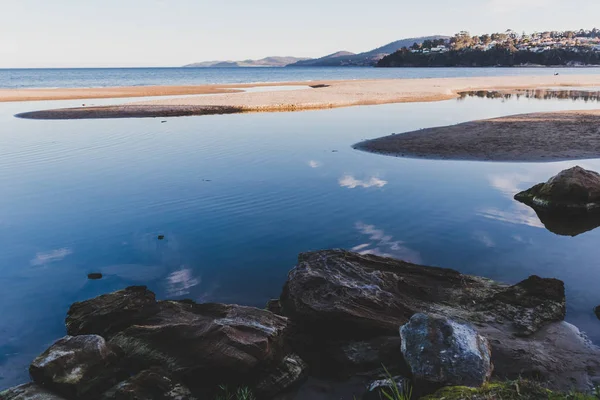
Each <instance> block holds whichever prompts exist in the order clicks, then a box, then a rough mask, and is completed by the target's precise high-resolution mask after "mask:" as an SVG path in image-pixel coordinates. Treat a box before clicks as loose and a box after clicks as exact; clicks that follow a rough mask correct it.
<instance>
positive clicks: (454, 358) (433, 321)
mask: <svg viewBox="0 0 600 400" xmlns="http://www.w3.org/2000/svg"><path fill="white" fill-rule="evenodd" d="M400 336H401V337H402V354H403V355H404V359H405V360H406V362H407V363H408V364H409V365H410V368H411V371H412V376H413V380H414V381H415V383H417V384H419V385H427V386H430V387H435V386H438V387H441V386H470V387H479V386H482V385H483V384H484V383H486V382H487V381H488V380H489V379H490V376H491V375H492V370H493V366H492V363H491V349H490V345H489V343H488V341H487V339H485V338H484V337H482V336H481V335H479V333H477V331H475V329H473V327H471V326H469V325H465V324H459V323H457V322H455V321H452V320H449V319H447V318H440V317H433V316H431V315H427V314H415V315H413V317H412V318H411V319H410V321H409V322H408V323H407V324H406V325H403V326H402V327H401V328H400Z"/></svg>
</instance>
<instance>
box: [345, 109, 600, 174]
mask: <svg viewBox="0 0 600 400" xmlns="http://www.w3.org/2000/svg"><path fill="white" fill-rule="evenodd" d="M353 147H354V148H355V149H358V150H364V151H369V152H373V153H378V154H385V155H391V156H399V157H413V158H430V159H448V160H478V161H519V162H550V161H559V160H577V159H590V158H599V157H600V110H593V111H565V112H551V113H535V114H522V115H514V116H508V117H502V118H494V119H487V120H480V121H472V122H467V123H463V124H458V125H452V126H445V127H438V128H430V129H422V130H418V131H414V132H408V133H403V134H397V135H391V136H385V137H382V138H378V139H373V140H367V141H364V142H361V143H358V144H356V145H354V146H353Z"/></svg>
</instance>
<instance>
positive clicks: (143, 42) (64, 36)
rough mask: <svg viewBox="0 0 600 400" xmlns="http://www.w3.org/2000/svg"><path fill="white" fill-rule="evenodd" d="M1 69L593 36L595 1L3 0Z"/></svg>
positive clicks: (158, 62)
mask: <svg viewBox="0 0 600 400" xmlns="http://www.w3.org/2000/svg"><path fill="white" fill-rule="evenodd" d="M0 3H1V5H2V12H1V13H0V68H11V67H69V66H72V67H92V66H178V65H182V64H186V63H191V62H195V61H203V60H213V59H219V60H222V59H236V60H237V59H245V58H262V57H265V56H270V55H293V56H303V57H320V56H323V55H325V54H329V53H332V52H335V51H338V50H348V51H353V52H361V51H366V50H370V49H372V48H375V47H378V46H381V45H384V44H386V43H389V42H391V41H394V40H397V39H401V38H405V37H414V36H421V35H430V34H447V35H450V34H454V33H456V32H457V31H459V30H463V29H464V30H468V31H470V32H471V33H473V34H481V33H486V32H496V31H505V30H506V29H508V28H511V29H514V30H516V31H519V32H520V31H523V30H525V31H528V32H530V31H541V30H564V29H578V28H586V29H591V28H593V27H594V24H595V23H597V22H598V15H599V14H600V1H598V0H568V1H567V0H429V1H426V0H420V1H404V0H369V1H356V0H301V1H295V2H290V1H285V0H170V1H169V0H1V1H0Z"/></svg>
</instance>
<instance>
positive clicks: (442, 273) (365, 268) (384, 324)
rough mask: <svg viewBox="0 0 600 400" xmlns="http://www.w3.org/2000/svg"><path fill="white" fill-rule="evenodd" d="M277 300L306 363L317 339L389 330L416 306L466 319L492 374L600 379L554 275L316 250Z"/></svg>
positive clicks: (594, 354)
mask: <svg viewBox="0 0 600 400" xmlns="http://www.w3.org/2000/svg"><path fill="white" fill-rule="evenodd" d="M281 303H282V312H283V314H284V315H286V316H288V317H290V319H291V320H292V321H293V325H294V326H295V328H296V330H297V331H294V349H295V350H296V351H297V352H298V354H299V355H300V356H301V357H302V358H303V359H304V360H305V361H307V362H308V363H309V365H310V366H311V368H313V362H312V359H311V357H309V356H310V354H309V356H307V355H306V354H305V353H304V351H306V349H317V351H316V352H317V353H321V350H320V348H319V347H318V346H319V344H321V346H322V345H323V343H332V342H333V341H335V342H343V341H345V342H348V343H351V342H369V341H371V340H373V339H374V338H376V337H380V336H391V335H394V334H396V335H397V332H398V327H399V326H401V325H404V324H405V323H407V322H408V320H409V319H410V318H411V317H412V316H413V315H414V314H416V313H430V314H434V315H443V316H446V317H448V318H450V319H453V320H456V321H466V322H468V323H470V324H471V325H473V326H474V327H475V328H476V329H477V330H478V331H479V333H480V334H481V335H482V336H484V337H485V338H486V339H488V342H489V343H490V345H491V347H492V362H493V364H494V366H495V368H494V376H495V377H499V378H502V379H516V378H519V376H526V377H530V378H536V379H540V380H543V381H544V382H549V385H550V386H551V387H552V388H554V389H559V390H570V389H571V388H577V389H580V390H588V389H589V388H590V387H591V385H592V383H593V382H597V383H599V384H600V349H599V348H598V347H596V346H594V345H591V344H590V343H588V342H586V341H584V340H582V339H581V336H580V335H579V334H578V332H576V330H573V329H567V328H565V327H566V326H567V325H568V324H565V323H564V322H562V321H563V319H564V316H565V294H564V285H563V283H562V282H560V281H558V280H555V279H542V278H539V277H535V276H533V277H530V278H528V279H526V280H525V281H523V282H521V283H519V284H517V285H514V286H508V285H503V284H499V283H496V282H493V281H490V280H487V279H484V278H479V277H474V276H469V275H463V274H460V273H459V272H457V271H453V270H448V269H441V268H434V267H425V266H420V265H414V264H409V263H406V262H402V261H398V260H393V259H389V258H383V257H377V256H373V255H360V254H355V253H350V252H347V251H343V250H324V251H317V252H311V253H304V254H301V255H300V256H299V262H298V265H297V266H296V267H295V268H294V269H293V270H292V271H291V272H290V274H289V275H288V281H287V282H286V284H285V287H284V290H283V293H282V296H281ZM323 353H324V352H323ZM317 355H318V354H317ZM400 358H401V357H400ZM398 363H399V364H400V363H403V361H402V360H399V362H398ZM386 367H387V368H388V369H392V366H390V365H387V364H386ZM393 373H398V374H400V375H401V374H402V373H401V371H397V372H393Z"/></svg>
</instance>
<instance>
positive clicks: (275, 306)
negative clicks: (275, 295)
mask: <svg viewBox="0 0 600 400" xmlns="http://www.w3.org/2000/svg"><path fill="white" fill-rule="evenodd" d="M266 309H267V310H269V311H271V312H272V313H273V314H277V315H281V302H280V301H279V299H271V300H269V301H267V306H266Z"/></svg>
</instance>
